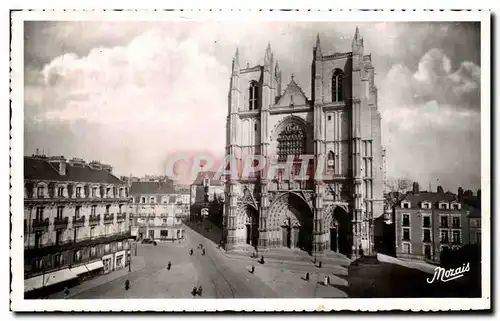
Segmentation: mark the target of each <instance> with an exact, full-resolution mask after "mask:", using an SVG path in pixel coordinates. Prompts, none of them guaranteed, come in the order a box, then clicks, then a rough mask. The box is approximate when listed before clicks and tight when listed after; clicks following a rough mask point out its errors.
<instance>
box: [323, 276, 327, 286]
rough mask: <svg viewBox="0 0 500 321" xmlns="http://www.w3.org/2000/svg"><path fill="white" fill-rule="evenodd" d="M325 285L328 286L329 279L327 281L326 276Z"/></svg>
mask: <svg viewBox="0 0 500 321" xmlns="http://www.w3.org/2000/svg"><path fill="white" fill-rule="evenodd" d="M324 283H325V285H328V279H327V277H326V276H325V282H324Z"/></svg>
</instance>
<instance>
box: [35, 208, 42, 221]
mask: <svg viewBox="0 0 500 321" xmlns="http://www.w3.org/2000/svg"><path fill="white" fill-rule="evenodd" d="M36 220H37V221H43V207H37V208H36Z"/></svg>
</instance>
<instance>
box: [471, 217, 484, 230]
mask: <svg viewBox="0 0 500 321" xmlns="http://www.w3.org/2000/svg"><path fill="white" fill-rule="evenodd" d="M480 226H481V221H480V220H479V219H477V218H471V220H470V227H476V228H477V227H480Z"/></svg>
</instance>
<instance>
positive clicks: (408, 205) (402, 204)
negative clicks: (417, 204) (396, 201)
mask: <svg viewBox="0 0 500 321" xmlns="http://www.w3.org/2000/svg"><path fill="white" fill-rule="evenodd" d="M410 205H411V204H410V202H408V201H404V202H401V207H402V208H410V207H411V206H410Z"/></svg>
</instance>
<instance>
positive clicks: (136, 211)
mask: <svg viewBox="0 0 500 321" xmlns="http://www.w3.org/2000/svg"><path fill="white" fill-rule="evenodd" d="M130 197H131V201H132V202H131V204H130V205H129V206H130V209H131V212H132V213H133V214H132V222H133V223H132V225H133V228H132V229H133V233H132V234H133V235H134V236H135V237H136V238H137V239H145V238H148V239H153V240H163V241H166V240H170V241H173V240H177V239H181V238H183V237H184V228H183V224H182V219H183V217H185V216H186V215H189V194H187V193H185V191H184V192H181V191H177V190H176V188H175V186H174V185H173V182H172V181H171V180H164V181H134V182H131V183H130Z"/></svg>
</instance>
